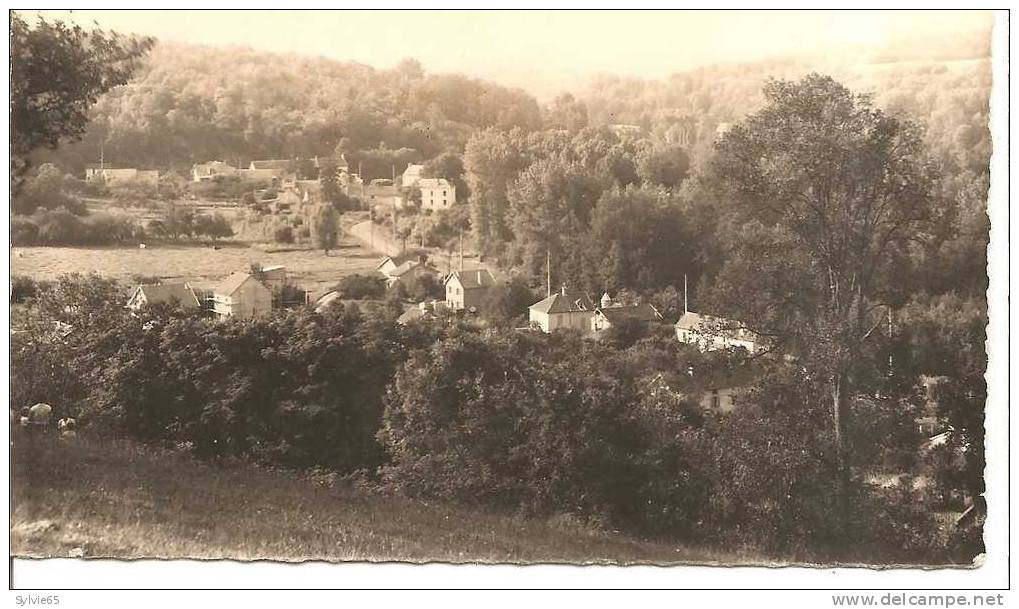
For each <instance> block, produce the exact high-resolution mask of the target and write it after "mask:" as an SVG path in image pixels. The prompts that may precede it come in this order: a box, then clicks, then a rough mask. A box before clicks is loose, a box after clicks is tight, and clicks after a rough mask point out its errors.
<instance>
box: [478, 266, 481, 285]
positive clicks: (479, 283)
mask: <svg viewBox="0 0 1019 609" xmlns="http://www.w3.org/2000/svg"><path fill="white" fill-rule="evenodd" d="M478 285H481V269H478Z"/></svg>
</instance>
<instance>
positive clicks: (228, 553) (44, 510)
mask: <svg viewBox="0 0 1019 609" xmlns="http://www.w3.org/2000/svg"><path fill="white" fill-rule="evenodd" d="M18 440H19V441H18V442H17V443H16V445H15V450H14V453H13V458H14V469H13V471H14V473H13V478H12V482H11V492H12V503H11V548H12V552H13V554H15V555H19V556H68V555H74V556H78V555H83V556H85V557H100V556H117V557H122V558H141V557H167V558H168V557H196V558H224V557H230V558H237V559H246V560H254V559H261V558H273V559H278V560H287V561H303V560H330V561H344V560H359V561H392V560H399V561H413V562H424V561H428V560H441V561H450V562H532V561H541V562H566V561H570V562H607V561H620V562H651V563H667V562H677V561H709V562H710V561H715V560H726V561H733V560H734V559H738V558H739V557H734V556H732V555H724V556H723V555H721V554H713V553H708V552H704V551H699V550H692V549H690V548H685V547H677V546H674V545H669V544H663V543H649V542H643V541H639V540H635V539H632V538H628V537H624V536H621V535H618V534H613V533H605V532H599V531H594V530H589V529H587V528H585V527H582V526H579V525H577V524H575V523H572V522H571V521H568V520H555V519H553V520H550V521H544V520H528V519H522V518H514V517H509V516H499V515H490V514H479V513H475V512H470V511H467V510H464V509H461V508H457V507H452V506H448V505H444V504H432V503H425V502H421V501H414V500H410V499H405V498H400V497H390V496H384V495H378V494H373V493H369V492H366V491H363V490H358V489H356V488H354V487H352V486H351V485H349V484H346V483H344V482H343V481H338V482H330V481H329V480H328V477H326V476H318V477H317V478H313V477H311V476H303V477H302V476H300V475H298V474H295V473H291V472H281V471H269V470H265V469H263V468H259V467H255V466H253V465H249V464H232V465H226V466H220V465H214V464H209V463H202V462H198V461H195V460H193V459H191V458H189V457H186V456H184V455H182V454H180V453H176V452H171V451H162V450H156V449H151V448H144V447H140V446H138V445H135V444H132V443H127V442H118V443H101V442H99V441H96V440H89V439H87V438H85V437H81V438H79V439H78V440H77V441H76V442H74V443H71V444H67V443H60V442H56V441H54V440H52V439H48V438H42V439H41V441H37V443H36V444H35V445H34V446H29V445H28V443H27V441H26V439H25V438H19V439H18ZM46 440H49V441H48V442H47V441H46Z"/></svg>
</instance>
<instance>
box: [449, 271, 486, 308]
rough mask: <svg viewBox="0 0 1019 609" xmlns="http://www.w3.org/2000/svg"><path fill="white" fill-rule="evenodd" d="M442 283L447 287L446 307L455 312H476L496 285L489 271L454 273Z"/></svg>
mask: <svg viewBox="0 0 1019 609" xmlns="http://www.w3.org/2000/svg"><path fill="white" fill-rule="evenodd" d="M442 283H443V285H444V286H445V287H446V306H448V307H449V308H450V309H453V310H454V311H464V310H467V311H471V310H475V311H476V310H477V309H478V308H480V307H481V303H482V302H484V300H485V297H486V296H487V295H488V292H489V290H491V288H492V287H493V286H495V284H496V282H495V277H493V276H492V273H491V272H490V271H489V270H488V269H472V270H468V271H464V270H459V271H453V272H452V273H450V274H449V275H447V276H446V279H445V280H444V281H443V282H442Z"/></svg>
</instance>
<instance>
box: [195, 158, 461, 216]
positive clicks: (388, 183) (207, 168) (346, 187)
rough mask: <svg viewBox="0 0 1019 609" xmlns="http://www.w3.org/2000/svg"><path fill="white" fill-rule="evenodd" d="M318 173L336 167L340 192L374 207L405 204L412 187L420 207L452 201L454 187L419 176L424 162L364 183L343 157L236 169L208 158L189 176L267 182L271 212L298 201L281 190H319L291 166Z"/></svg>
mask: <svg viewBox="0 0 1019 609" xmlns="http://www.w3.org/2000/svg"><path fill="white" fill-rule="evenodd" d="M305 162H307V164H308V165H309V166H310V167H311V168H313V169H314V171H316V172H319V177H321V170H322V168H323V167H326V166H333V167H335V168H336V180H337V183H338V184H339V186H340V188H342V189H343V192H344V194H346V195H347V196H349V197H355V198H358V199H360V200H361V201H363V202H364V203H365V204H366V205H368V206H369V207H370V208H374V207H376V206H381V207H388V208H393V209H403V208H405V207H407V205H408V201H407V194H408V192H410V191H413V190H416V191H418V192H420V193H421V199H420V207H421V209H423V210H428V211H436V210H440V209H448V208H450V207H452V206H453V205H455V204H456V186H454V185H453V184H452V183H450V182H449V180H446V179H445V178H426V177H422V174H423V171H424V165H418V164H409V165H408V166H407V168H406V169H405V170H404V172H403V173H402V174H400V176H399V177H396V176H394V179H374V180H370V181H368V182H367V183H366V182H365V181H364V180H363V179H362V178H361V175H360V171H356V172H355V171H351V169H350V165H349V163H348V162H347V159H346V157H345V156H343V155H341V156H340V157H339V158H320V157H315V158H313V159H308V160H307V161H302V160H301V159H267V160H260V161H251V163H250V165H249V166H248V167H244V168H239V167H234V166H233V165H230V164H229V163H227V162H225V161H209V162H206V163H197V164H195V165H194V166H193V167H192V168H191V179H192V181H194V182H207V181H212V180H216V179H219V178H233V177H235V178H239V179H241V180H242V181H246V182H251V183H268V184H270V185H272V186H273V187H274V188H279V189H281V191H282V192H281V198H280V202H279V204H278V205H279V209H275V208H274V210H273V211H274V212H277V211H278V212H283V213H286V212H287V211H288V210H289V209H290V208H291V206H293V205H294V204H295V203H298V202H299V200H290V199H288V200H284V197H283V196H282V195H283V193H296V196H297V197H299V198H303V200H304V201H307V200H308V199H309V198H315V196H316V195H317V194H318V193H319V192H320V190H318V189H319V188H320V184H321V183H320V182H319V180H318V179H314V180H302V179H298V177H297V172H296V171H295V167H296V165H297V164H298V163H305Z"/></svg>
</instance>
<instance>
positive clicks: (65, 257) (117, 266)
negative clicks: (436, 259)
mask: <svg viewBox="0 0 1019 609" xmlns="http://www.w3.org/2000/svg"><path fill="white" fill-rule="evenodd" d="M267 249H268V250H271V249H273V248H272V247H271V246H263V245H261V244H260V245H252V244H247V243H239V242H224V243H223V244H222V245H221V247H220V249H218V250H217V249H213V248H211V247H204V246H201V245H191V244H170V243H167V244H151V245H149V246H148V247H147V248H146V249H138V248H137V247H18V248H15V250H14V252H13V254H12V256H11V273H12V274H14V275H28V276H30V277H33V278H35V279H55V278H56V277H58V276H59V275H61V274H64V273H73V272H80V273H88V272H90V271H95V272H97V273H99V274H100V275H104V276H107V277H111V278H113V279H117V280H119V281H122V282H124V283H125V284H130V283H131V277H132V276H133V275H146V276H153V275H154V276H157V277H160V278H163V279H167V280H187V281H190V282H192V283H193V284H194V285H196V286H199V287H210V286H212V285H214V284H215V283H216V282H217V281H219V280H220V279H222V278H223V277H225V276H226V275H228V274H230V273H231V272H233V271H237V270H247V269H248V267H249V266H250V264H251V263H252V262H259V263H261V264H263V265H274V264H283V265H286V267H287V273H288V274H289V275H290V276H291V278H292V279H293V280H294V282H295V283H297V284H298V285H300V286H302V287H304V289H306V290H309V291H311V292H312V296H313V297H314V296H316V295H318V294H319V293H321V291H323V290H325V289H326V288H328V287H329V286H331V285H332V284H334V283H336V281H337V280H338V279H339V278H340V277H343V276H345V275H350V274H353V273H371V272H373V271H374V270H375V266H376V265H377V264H378V262H379V259H380V258H381V256H379V255H378V254H375V253H373V252H372V251H370V250H368V249H366V248H365V247H363V246H362V245H361V244H360V243H359V242H358V241H356V240H355V239H352V238H349V237H344V238H341V242H340V244H339V246H338V247H337V249H336V250H333V251H331V252H330V253H329V256H325V255H323V253H322V250H295V251H276V252H270V251H266V250H267Z"/></svg>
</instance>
